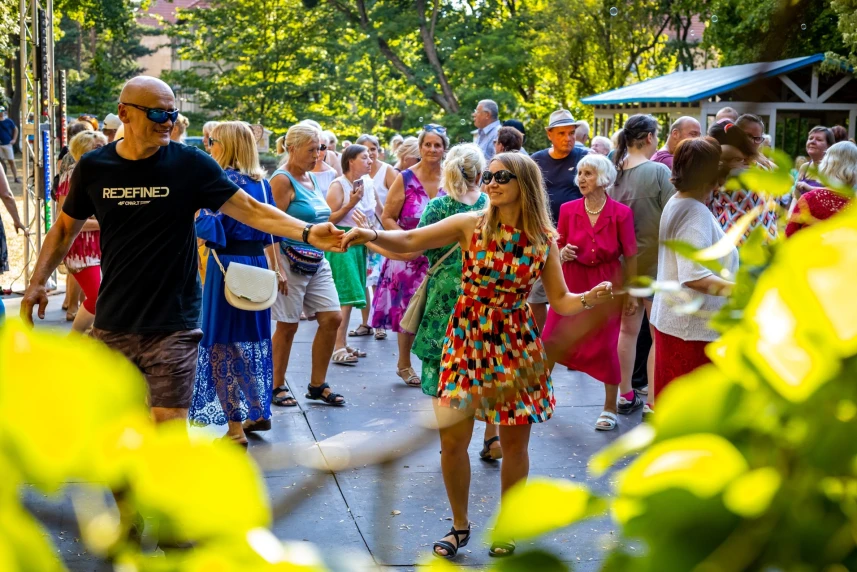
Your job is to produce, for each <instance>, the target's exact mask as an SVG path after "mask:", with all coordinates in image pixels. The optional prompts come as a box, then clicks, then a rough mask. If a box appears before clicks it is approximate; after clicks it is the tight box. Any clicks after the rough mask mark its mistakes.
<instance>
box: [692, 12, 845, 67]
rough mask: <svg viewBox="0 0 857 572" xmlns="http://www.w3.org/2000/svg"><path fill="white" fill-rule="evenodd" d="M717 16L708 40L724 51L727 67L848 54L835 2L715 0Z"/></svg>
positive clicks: (708, 43)
mask: <svg viewBox="0 0 857 572" xmlns="http://www.w3.org/2000/svg"><path fill="white" fill-rule="evenodd" d="M852 8H853V2H852ZM711 14H714V15H716V16H717V22H712V21H711V20H709V25H708V27H707V28H706V31H705V41H706V44H707V45H709V46H712V47H713V48H715V49H716V50H717V51H718V52H719V53H720V63H721V65H734V64H744V63H750V62H757V61H772V60H777V59H784V58H795V57H801V56H808V55H812V54H817V53H820V52H836V53H838V54H843V50H844V49H845V46H844V44H843V34H844V33H847V32H846V30H847V24H846V25H845V26H843V29H842V30H840V29H838V24H839V16H838V15H837V13H836V12H835V11H834V9H833V7H832V2H831V0H798V1H795V2H791V1H790V0H759V1H758V2H743V1H741V0H711ZM843 14H844V13H843ZM852 14H853V12H852ZM851 26H852V28H851V30H852V33H853V30H854V28H853V26H854V23H853V22H852V23H851Z"/></svg>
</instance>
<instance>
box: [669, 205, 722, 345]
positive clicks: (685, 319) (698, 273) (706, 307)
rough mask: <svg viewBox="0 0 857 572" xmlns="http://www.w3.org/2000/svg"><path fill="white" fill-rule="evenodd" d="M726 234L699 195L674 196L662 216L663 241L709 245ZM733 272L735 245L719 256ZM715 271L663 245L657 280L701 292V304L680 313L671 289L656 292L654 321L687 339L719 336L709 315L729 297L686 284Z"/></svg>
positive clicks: (697, 245) (695, 294) (701, 339)
mask: <svg viewBox="0 0 857 572" xmlns="http://www.w3.org/2000/svg"><path fill="white" fill-rule="evenodd" d="M724 236H725V234H724V232H723V229H722V228H720V225H719V224H718V223H717V220H716V219H715V218H714V215H712V214H711V211H709V210H708V208H707V207H706V206H705V205H704V204H702V203H701V202H699V201H697V200H696V199H692V198H680V197H678V196H675V197H672V198H671V199H670V200H669V202H668V203H667V205H666V207H665V208H664V212H663V217H662V218H661V228H660V241H661V242H662V243H663V242H665V241H667V240H680V241H682V242H686V243H688V244H691V245H693V246H695V247H696V248H706V247H709V246H712V245H713V244H716V243H717V242H718V241H720V239H722V238H723V237H724ZM719 262H720V264H722V265H723V267H724V268H725V269H727V270H728V271H729V272H730V273H732V274H733V275H734V274H735V272H737V271H738V250H737V249H736V248H735V247H734V246H733V247H731V248H730V249H729V251H728V253H727V254H726V255H725V256H723V258H721V259H719ZM712 274H713V273H712V271H711V270H709V269H707V268H705V267H703V266H701V265H700V264H699V263H697V262H694V261H692V260H690V259H688V258H686V257H684V256H681V255H680V254H678V253H677V252H675V251H674V250H672V249H671V248H668V247H666V246H661V247H660V250H659V256H658V276H657V278H658V281H659V282H678V283H679V284H680V285H681V287H682V289H684V290H687V291H690V292H691V294H692V295H693V296H702V298H703V303H702V307H701V308H700V309H699V311H698V312H696V313H693V314H686V313H678V312H676V311H675V310H674V309H673V308H672V306H671V305H670V303H669V300H668V299H667V297H668V296H669V294H668V293H664V292H662V291H659V292H657V293H655V300H654V302H653V303H652V325H653V326H654V327H655V328H657V329H658V331H659V332H663V333H665V334H668V335H670V336H675V337H677V338H680V339H682V340H687V341H705V342H710V341H714V340H716V339H717V338H718V336H719V335H718V333H717V332H715V331H714V330H712V329H711V328H710V327H709V326H708V322H709V320H710V316H711V315H712V314H713V313H714V312H717V311H718V310H719V309H720V308H721V307H722V306H723V304H725V303H726V298H725V297H723V296H710V295H708V294H702V293H699V292H696V291H692V290H691V289H690V288H688V287H687V286H685V284H687V283H688V282H694V281H696V280H701V279H703V278H706V277H708V276H711V275H712Z"/></svg>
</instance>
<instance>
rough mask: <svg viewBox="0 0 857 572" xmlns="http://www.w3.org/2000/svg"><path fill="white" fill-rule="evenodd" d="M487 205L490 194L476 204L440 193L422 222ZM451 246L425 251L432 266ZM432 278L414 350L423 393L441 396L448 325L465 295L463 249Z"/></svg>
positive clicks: (424, 214)
mask: <svg viewBox="0 0 857 572" xmlns="http://www.w3.org/2000/svg"><path fill="white" fill-rule="evenodd" d="M487 207H488V195H486V194H484V193H483V194H481V195H480V197H479V199H478V200H477V201H476V203H475V204H473V205H466V204H464V203H460V202H458V201H456V200H455V199H453V198H452V197H450V196H448V195H446V196H443V197H437V198H435V199H432V200H431V201H430V202H429V204H428V206H426V209H425V211H423V215H422V218H420V224H419V226H421V227H422V226H427V225H430V224H434V223H436V222H438V221H441V220H443V219H445V218H449V217H451V216H452V215H456V214H459V213H467V212H472V211H480V210H484V209H485V208H487ZM450 248H454V245H450V246H444V247H443V248H435V249H434V250H427V251H426V253H425V255H426V257H427V258H428V261H429V266H430V267H431V266H434V265H435V264H436V263H437V261H438V260H440V259H441V257H443V255H444V254H446V253H447V251H448V250H449V249H450ZM459 250H460V249H459ZM428 280H429V282H428V292H427V293H426V294H427V295H426V309H425V313H424V314H423V319H422V321H421V322H420V327H419V329H418V330H417V334H416V338H414V347H413V349H412V350H411V351H412V353H413V354H414V355H415V356H417V357H418V358H420V361H422V364H423V370H422V377H421V379H422V389H423V393H425V394H426V395H431V396H432V397H437V385H438V380H439V379H440V356H441V352H442V350H443V342H444V339H445V338H446V327H447V325H449V317H450V316H451V315H452V310H453V308H454V307H455V302H456V301H457V300H458V297H459V296H460V295H461V253H460V252H459V253H457V254H452V255H450V256H449V257H447V259H446V260H444V261H443V265H442V266H441V268H440V269H438V271H437V272H435V273H434V275H433V276H431V277H429V279H428Z"/></svg>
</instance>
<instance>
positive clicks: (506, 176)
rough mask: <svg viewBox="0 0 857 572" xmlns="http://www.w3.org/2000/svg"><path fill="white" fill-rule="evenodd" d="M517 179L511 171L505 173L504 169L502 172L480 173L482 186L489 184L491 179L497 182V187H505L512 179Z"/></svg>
mask: <svg viewBox="0 0 857 572" xmlns="http://www.w3.org/2000/svg"><path fill="white" fill-rule="evenodd" d="M517 178H518V177H516V176H515V174H514V173H513V172H512V171H506V170H505V169H504V170H502V171H496V172H494V173H492V172H491V171H488V170H485V171H482V184H483V185H487V184H488V183H490V182H491V179H494V180H495V181H497V184H498V185H505V184H506V183H508V182H509V181H511V180H512V179H517Z"/></svg>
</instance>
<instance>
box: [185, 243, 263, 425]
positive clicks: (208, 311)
mask: <svg viewBox="0 0 857 572" xmlns="http://www.w3.org/2000/svg"><path fill="white" fill-rule="evenodd" d="M219 256H220V261H221V262H222V263H223V266H224V267H226V268H228V267H229V263H230V262H239V263H241V264H248V265H251V266H257V267H260V268H267V267H268V265H267V261H266V259H265V257H264V256H237V255H219ZM223 287H224V284H223V273H222V272H221V271H220V267H219V266H218V265H217V264H215V263H214V261H213V260H211V261H210V263H209V264H208V267H207V268H206V276H205V289H204V290H203V295H202V331H203V338H202V341H201V342H200V344H199V360H198V361H197V365H196V383H195V384H194V388H193V403H192V404H191V408H190V412H189V417H190V420H191V423H193V424H195V425H210V424H214V425H225V424H226V423H227V422H228V421H238V422H240V421H244V420H246V419H250V420H254V421H255V420H258V419H270V417H271V391H272V388H273V380H274V366H273V360H272V353H271V311H270V310H264V311H261V312H248V311H246V310H239V309H238V308H234V307H232V306H230V305H229V303H228V302H227V301H226V297H225V296H224V294H223Z"/></svg>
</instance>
